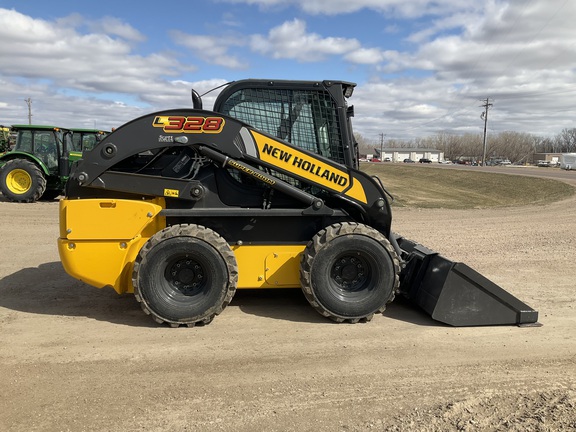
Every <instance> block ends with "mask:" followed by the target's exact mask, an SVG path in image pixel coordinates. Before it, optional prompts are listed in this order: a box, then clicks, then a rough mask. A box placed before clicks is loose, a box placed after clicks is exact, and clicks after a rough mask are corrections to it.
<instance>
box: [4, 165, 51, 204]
mask: <svg viewBox="0 0 576 432" xmlns="http://www.w3.org/2000/svg"><path fill="white" fill-rule="evenodd" d="M45 190H46V178H45V177H44V174H43V173H42V171H41V170H40V168H39V167H38V165H36V164H34V163H33V162H31V161H29V160H26V159H12V160H9V161H8V162H6V164H4V166H2V168H0V191H2V194H3V195H4V196H5V197H6V199H8V201H13V202H20V203H30V202H36V201H38V200H39V199H40V197H41V196H42V194H44V191H45Z"/></svg>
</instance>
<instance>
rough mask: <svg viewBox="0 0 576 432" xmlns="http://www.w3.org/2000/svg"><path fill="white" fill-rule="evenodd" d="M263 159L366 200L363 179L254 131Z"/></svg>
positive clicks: (337, 190)
mask: <svg viewBox="0 0 576 432" xmlns="http://www.w3.org/2000/svg"><path fill="white" fill-rule="evenodd" d="M252 135H253V136H254V141H255V142H256V147H257V148H258V152H259V154H260V159H262V160H263V161H264V162H267V163H269V164H271V165H273V166H275V167H278V168H279V169H283V170H285V171H288V172H291V173H294V174H296V175H298V176H300V177H302V178H304V179H306V180H308V181H310V182H312V183H316V184H318V185H321V186H323V187H324V188H327V189H331V190H333V191H336V192H339V193H345V195H348V196H349V197H350V198H353V199H355V200H358V201H361V202H363V203H366V194H365V192H364V188H363V187H362V184H361V183H360V182H359V181H354V180H353V177H351V176H350V175H349V174H348V173H347V172H346V171H343V170H340V169H338V168H336V167H334V166H332V165H330V164H327V163H325V162H322V161H320V160H318V159H316V158H314V157H313V156H310V155H308V154H306V153H303V152H301V151H299V150H297V149H295V148H293V147H291V146H288V145H286V144H284V143H281V142H279V141H276V140H274V139H273V138H270V137H267V136H265V135H262V134H260V133H258V132H256V131H252Z"/></svg>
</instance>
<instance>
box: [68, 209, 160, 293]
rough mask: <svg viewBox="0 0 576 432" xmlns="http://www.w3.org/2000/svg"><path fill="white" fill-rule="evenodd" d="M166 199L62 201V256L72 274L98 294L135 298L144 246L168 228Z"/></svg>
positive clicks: (69, 272)
mask: <svg viewBox="0 0 576 432" xmlns="http://www.w3.org/2000/svg"><path fill="white" fill-rule="evenodd" d="M163 207H164V200H163V199H156V200H153V201H133V200H106V199H85V200H66V199H64V200H61V201H60V238H59V239H58V252H59V254H60V260H61V261H62V265H63V266H64V269H65V270H66V272H67V273H68V274H70V275H71V276H73V277H75V278H77V279H80V280H81V281H83V282H86V283H88V284H90V285H93V286H95V287H98V288H102V287H105V286H111V287H113V288H114V289H115V290H116V291H117V292H118V293H124V292H133V287H132V279H131V275H132V267H133V264H134V260H135V259H136V256H137V255H138V252H139V251H140V249H141V248H142V246H144V243H145V242H146V241H147V240H148V239H149V238H150V237H151V236H153V235H154V234H155V233H156V232H158V231H160V230H162V229H163V228H164V227H165V226H166V220H165V218H164V217H161V216H159V215H158V213H159V212H160V211H161V210H162V208H163Z"/></svg>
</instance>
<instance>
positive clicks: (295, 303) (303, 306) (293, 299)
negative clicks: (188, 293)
mask: <svg viewBox="0 0 576 432" xmlns="http://www.w3.org/2000/svg"><path fill="white" fill-rule="evenodd" d="M230 306H238V307H239V308H240V310H241V311H242V312H244V313H247V314H250V315H257V316H262V317H267V318H272V319H278V320H283V321H294V322H308V323H319V324H336V325H337V323H336V322H334V321H331V320H329V319H327V318H325V317H323V316H322V315H320V314H319V313H318V312H316V311H315V310H314V309H313V308H312V306H310V304H309V303H308V301H307V300H306V298H305V297H304V294H303V293H302V291H301V290H300V289H268V290H262V289H254V290H238V291H237V292H236V295H235V296H234V298H233V300H232V303H230ZM383 315H384V317H386V318H389V319H392V320H396V321H403V322H408V323H410V324H415V325H420V326H427V327H436V326H444V324H441V323H439V322H437V321H434V320H433V319H432V318H431V317H430V316H428V315H427V314H426V313H425V312H423V311H421V310H420V309H418V308H416V307H415V306H414V305H412V304H411V303H410V302H409V301H408V300H406V299H405V298H403V297H397V298H396V299H395V300H394V302H393V303H391V304H389V305H388V306H387V307H386V311H384V314H383Z"/></svg>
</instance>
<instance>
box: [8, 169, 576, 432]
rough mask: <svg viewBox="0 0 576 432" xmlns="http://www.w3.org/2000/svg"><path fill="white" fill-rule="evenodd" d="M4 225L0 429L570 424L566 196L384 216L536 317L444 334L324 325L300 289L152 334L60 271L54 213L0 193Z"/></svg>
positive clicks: (126, 299)
mask: <svg viewBox="0 0 576 432" xmlns="http://www.w3.org/2000/svg"><path fill="white" fill-rule="evenodd" d="M571 174H574V173H568V176H569V179H568V180H567V181H569V182H572V184H574V185H576V175H571ZM0 214H1V215H2V219H3V221H4V222H3V223H2V224H1V225H0V238H1V239H2V243H3V244H4V246H3V251H2V255H1V256H2V259H1V260H0V277H1V278H2V279H1V280H0V370H1V373H0V430H2V431H142V430H146V431H255V430H266V431H366V430H376V431H380V430H382V431H405V430H418V431H445V430H462V431H477V430H479V431H482V430H490V431H493V430H501V431H509V430H512V431H561V430H575V429H576V409H575V408H576V310H575V299H576V280H575V278H574V257H576V217H575V216H574V215H576V198H570V199H569V200H566V201H562V202H557V203H553V204H550V205H546V206H527V207H521V208H503V209H491V210H467V211H448V210H415V209H397V210H396V211H395V213H394V216H395V222H394V227H393V228H394V231H396V232H398V233H401V234H402V235H404V236H405V237H407V238H410V239H415V240H417V241H419V242H421V243H422V244H424V245H426V246H428V247H430V248H433V249H436V250H438V251H441V252H442V254H443V255H445V256H447V257H449V258H452V259H455V260H459V261H463V262H466V263H467V264H469V265H470V266H471V267H473V268H475V269H476V270H478V271H480V272H481V273H483V274H484V275H485V276H487V277H489V278H490V279H492V280H493V281H494V282H496V283H498V284H500V285H501V286H502V287H504V288H505V289H506V290H508V291H509V292H511V293H512V294H514V295H516V296H517V297H519V298H520V299H522V300H523V301H524V302H526V303H528V304H529V305H531V306H532V307H534V308H535V309H537V310H539V313H540V318H539V321H540V322H541V323H542V324H543V326H542V327H528V328H519V327H514V326H502V327H476V328H451V327H447V326H444V325H440V324H438V323H435V322H434V321H432V320H431V319H430V318H429V317H428V316H426V315H424V314H422V313H421V312H419V311H418V310H416V309H413V308H412V307H410V306H408V305H406V304H404V303H403V302H401V301H396V302H394V303H393V304H391V305H390V306H389V308H388V310H387V311H386V312H385V313H384V315H383V316H377V317H375V318H374V319H373V320H372V321H371V322H370V323H365V324H355V325H346V324H335V323H332V322H329V321H326V320H324V319H323V318H322V317H321V316H320V315H318V314H317V313H316V312H315V311H314V310H313V309H312V308H311V307H310V306H309V305H308V304H307V302H306V300H305V299H304V297H303V295H302V294H301V293H300V292H299V290H279V291H270V290H268V291H255V292H254V291H239V292H238V293H237V295H236V297H235V298H234V300H233V302H232V304H231V305H230V306H229V307H228V308H227V309H226V310H225V311H224V312H223V313H222V314H221V315H220V316H219V317H217V318H216V319H215V320H214V322H213V323H212V324H210V325H208V326H205V327H196V328H192V329H188V328H179V329H172V328H168V327H165V326H158V325H156V324H155V323H154V322H152V321H151V320H150V318H149V317H147V316H145V315H144V314H143V313H142V311H141V310H140V308H139V306H138V305H137V303H136V301H135V299H134V297H133V296H132V295H126V296H118V295H116V293H115V292H113V291H112V290H111V289H110V290H107V289H103V290H98V289H96V288H93V287H90V286H87V285H85V284H83V283H81V282H79V281H76V280H74V279H72V278H71V277H69V276H68V275H67V274H66V273H65V272H64V270H63V269H62V267H61V265H60V262H59V258H58V253H57V250H56V238H57V236H58V204H57V203H56V202H51V203H46V202H41V203H35V204H31V205H19V204H13V203H8V202H5V201H3V200H2V198H0Z"/></svg>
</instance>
